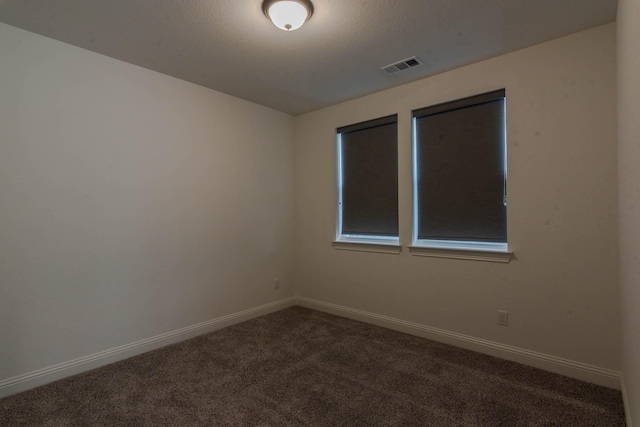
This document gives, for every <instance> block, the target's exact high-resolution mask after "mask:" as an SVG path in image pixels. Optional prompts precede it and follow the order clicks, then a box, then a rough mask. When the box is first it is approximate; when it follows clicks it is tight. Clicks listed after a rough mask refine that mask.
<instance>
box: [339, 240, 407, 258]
mask: <svg viewBox="0 0 640 427" xmlns="http://www.w3.org/2000/svg"><path fill="white" fill-rule="evenodd" d="M331 245H332V246H333V247H334V248H336V249H339V250H343V251H358V252H377V253H382V254H395V255H397V254H399V253H400V251H401V250H402V246H400V244H395V243H381V242H373V241H366V240H335V241H334V242H333V243H332V244H331Z"/></svg>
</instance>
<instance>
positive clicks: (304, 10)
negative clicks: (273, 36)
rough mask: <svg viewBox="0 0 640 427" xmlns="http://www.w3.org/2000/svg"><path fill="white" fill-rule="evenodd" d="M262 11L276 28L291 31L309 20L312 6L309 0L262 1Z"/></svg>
mask: <svg viewBox="0 0 640 427" xmlns="http://www.w3.org/2000/svg"><path fill="white" fill-rule="evenodd" d="M262 11H263V12H264V14H265V15H266V16H267V18H269V19H271V22H273V24H274V25H275V26H276V27H278V28H280V29H281V30H285V31H293V30H297V29H298V28H300V27H302V24H304V23H305V21H306V20H307V19H309V18H311V15H312V14H313V4H312V3H311V1H309V0H264V1H263V2H262Z"/></svg>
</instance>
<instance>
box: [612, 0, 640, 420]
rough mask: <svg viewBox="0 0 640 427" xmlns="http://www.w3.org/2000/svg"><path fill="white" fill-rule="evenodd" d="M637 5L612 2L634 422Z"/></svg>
mask: <svg viewBox="0 0 640 427" xmlns="http://www.w3.org/2000/svg"><path fill="white" fill-rule="evenodd" d="M638 23H640V2H638V1H636V0H620V1H619V2H618V23H617V26H618V150H619V151H618V156H619V181H620V183H619V186H620V215H619V217H620V297H621V299H620V301H621V315H622V316H621V317H622V375H623V392H624V394H625V398H626V404H627V408H626V410H627V417H628V419H629V421H631V420H633V421H632V422H634V425H638V424H639V423H640V170H639V169H638V165H640V121H638V118H639V117H640V78H638V76H640V26H639V25H638Z"/></svg>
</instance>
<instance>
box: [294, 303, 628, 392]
mask: <svg viewBox="0 0 640 427" xmlns="http://www.w3.org/2000/svg"><path fill="white" fill-rule="evenodd" d="M296 303H297V304H298V305H301V306H303V307H307V308H312V309H315V310H318V311H324V312H327V313H330V314H336V315H339V316H342V317H347V318H350V319H354V320H359V321H362V322H366V323H371V324H374V325H378V326H383V327H385V328H388V329H394V330H397V331H401V332H405V333H408V334H411V335H416V336H420V337H423V338H428V339H432V340H434V341H439V342H443V343H446V344H451V345H454V346H456V347H461V348H466V349H468V350H473V351H477V352H479V353H484V354H488V355H491V356H495V357H499V358H501V359H506V360H510V361H513V362H518V363H522V364H523V365H528V366H533V367H535V368H539V369H543V370H545V371H549V372H554V373H557V374H561V375H565V376H567V377H571V378H576V379H579V380H582V381H587V382H590V383H594V384H598V385H602V386H605V387H610V388H614V389H618V390H619V389H620V373H619V372H616V371H613V370H610V369H605V368H600V367H597V366H593V365H589V364H586V363H582V362H576V361H573V360H569V359H564V358H561V357H556V356H551V355H548V354H543V353H538V352H535V351H531V350H526V349H523V348H519V347H513V346H510V345H506V344H500V343H497V342H493V341H488V340H484V339H480V338H475V337H472V336H469V335H463V334H459V333H456V332H450V331H446V330H443V329H438V328H433V327H431V326H425V325H421V324H419V323H414V322H408V321H406V320H401V319H396V318H393V317H389V316H383V315H379V314H376V313H371V312H367V311H363V310H357V309H353V308H349V307H344V306H341V305H337V304H331V303H327V302H324V301H318V300H314V299H311V298H305V297H300V296H298V297H296Z"/></svg>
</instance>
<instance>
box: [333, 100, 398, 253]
mask: <svg viewBox="0 0 640 427" xmlns="http://www.w3.org/2000/svg"><path fill="white" fill-rule="evenodd" d="M391 123H396V126H397V123H398V114H396V113H394V114H390V115H387V116H384V117H379V118H376V119H372V120H367V121H364V122H359V123H355V124H352V125H347V126H341V127H338V128H336V146H335V147H336V198H337V201H336V234H335V236H336V238H335V240H334V241H333V243H332V244H333V246H334V247H335V248H336V249H345V250H362V251H365V252H383V253H400V251H401V245H400V233H399V232H398V235H397V236H383V235H364V234H362V235H353V234H343V233H342V225H343V224H342V213H343V210H342V209H343V199H342V196H343V195H342V189H343V184H344V176H343V169H344V168H343V159H342V151H343V150H342V148H343V147H342V144H343V142H342V134H343V133H347V132H355V131H359V130H365V129H369V128H373V127H377V126H384V125H387V124H391ZM396 138H397V135H396ZM396 149H397V139H396ZM399 225H400V224H398V227H399ZM357 248H360V249H357Z"/></svg>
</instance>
